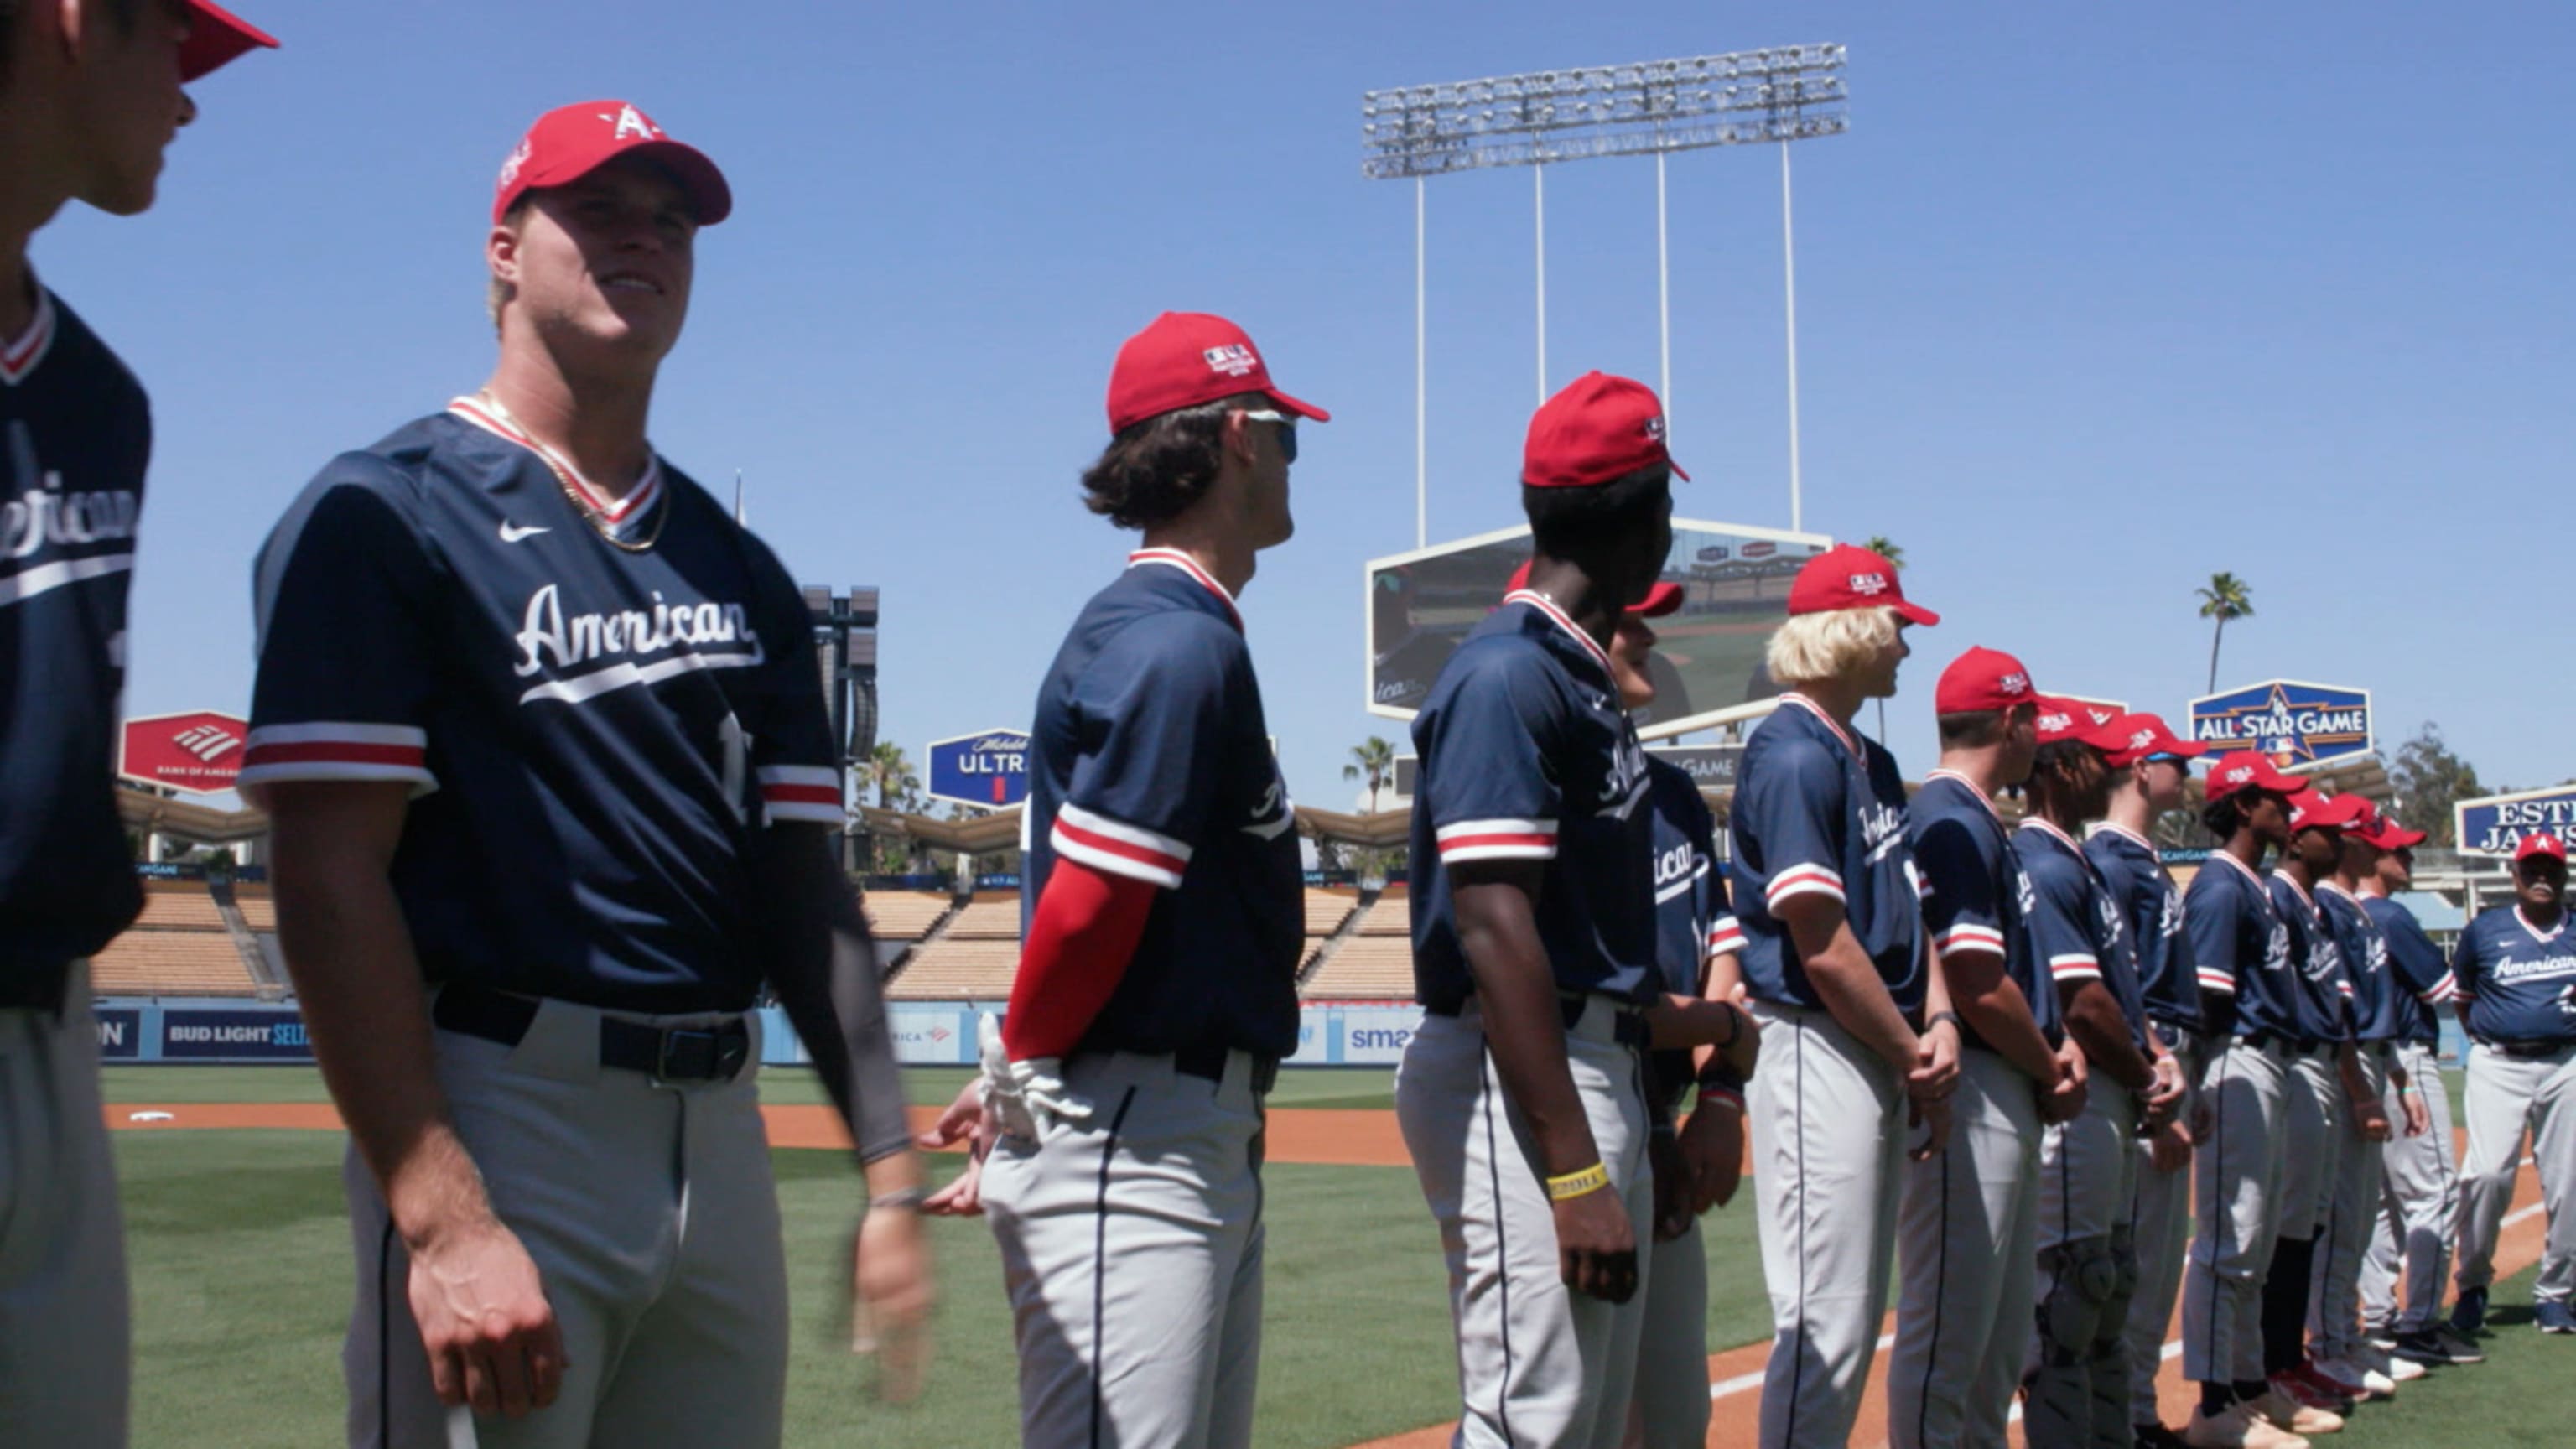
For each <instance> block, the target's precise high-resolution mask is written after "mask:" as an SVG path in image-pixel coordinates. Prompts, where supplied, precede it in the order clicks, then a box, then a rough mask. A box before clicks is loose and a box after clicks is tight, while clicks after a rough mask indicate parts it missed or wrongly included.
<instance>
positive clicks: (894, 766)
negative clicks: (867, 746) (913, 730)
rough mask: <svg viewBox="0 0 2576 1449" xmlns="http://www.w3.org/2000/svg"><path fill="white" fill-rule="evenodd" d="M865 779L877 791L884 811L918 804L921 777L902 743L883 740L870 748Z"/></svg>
mask: <svg viewBox="0 0 2576 1449" xmlns="http://www.w3.org/2000/svg"><path fill="white" fill-rule="evenodd" d="M861 778H862V780H864V781H865V783H866V784H867V785H868V786H869V787H871V788H873V789H874V790H875V791H876V792H877V808H878V809H880V810H909V809H911V808H913V806H914V805H915V804H916V803H917V802H916V799H915V792H917V791H919V790H920V789H921V777H920V776H918V775H916V774H914V773H913V772H912V761H910V760H907V759H905V758H904V757H903V746H901V745H898V744H895V743H892V742H891V741H883V742H880V743H879V744H878V745H877V747H876V748H875V749H873V750H871V751H869V752H868V763H867V765H866V767H865V769H864V770H863V771H862V773H861Z"/></svg>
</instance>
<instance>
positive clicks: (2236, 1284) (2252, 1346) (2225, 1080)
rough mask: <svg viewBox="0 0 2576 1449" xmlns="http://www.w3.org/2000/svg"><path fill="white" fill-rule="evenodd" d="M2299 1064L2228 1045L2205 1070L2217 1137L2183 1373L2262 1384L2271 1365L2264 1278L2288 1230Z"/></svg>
mask: <svg viewBox="0 0 2576 1449" xmlns="http://www.w3.org/2000/svg"><path fill="white" fill-rule="evenodd" d="M2291 1086H2292V1084H2291V1082H2290V1073H2289V1070H2288V1069H2287V1068H2286V1067H2284V1066H2283V1065H2282V1062H2281V1057H2280V1053H2279V1050H2278V1048H2276V1047H2261V1048H2258V1047H2254V1046H2250V1045H2248V1044H2247V1043H2246V1041H2245V1039H2244V1038H2243V1037H2233V1038H2230V1039H2229V1040H2227V1041H2226V1042H2224V1043H2222V1044H2220V1046H2219V1049H2218V1050H2216V1051H2214V1052H2213V1053H2212V1055H2211V1057H2210V1062H2209V1067H2208V1070H2207V1071H2206V1073H2205V1074H2204V1075H2203V1076H2202V1078H2201V1095H2202V1096H2203V1097H2204V1098H2205V1099H2206V1100H2207V1101H2208V1104H2209V1111H2210V1118H2211V1122H2210V1132H2209V1141H2208V1142H2207V1143H2206V1144H2205V1145H2203V1146H2202V1147H2201V1148H2200V1149H2199V1150H2198V1151H2196V1152H2194V1153H2193V1154H2192V1156H2193V1159H2194V1161H2195V1163H2196V1166H2197V1172H2196V1175H2195V1178H2194V1182H2193V1193H2192V1204H2193V1209H2194V1212H2193V1217H2194V1220H2195V1223H2196V1226H2195V1228H2194V1230H2193V1234H2192V1241H2191V1256H2190V1258H2189V1260H2188V1261H2187V1263H2186V1264H2185V1266H2184V1269H2183V1280H2182V1305H2183V1306H2182V1363H2183V1375H2184V1377H2186V1378H2189V1379H2191V1380H2192V1381H2193V1382H2195V1383H2204V1384H2208V1383H2252V1382H2258V1381H2260V1380H2262V1379H2263V1378H2264V1377H2265V1375H2264V1372H2263V1278H2264V1275H2265V1274H2267V1273H2269V1272H2270V1271H2271V1268H2272V1246H2273V1243H2274V1241H2275V1240H2276V1239H2278V1238H2279V1237H2280V1235H2281V1209H2282V1176H2283V1173H2282V1167H2281V1164H2282V1159H2283V1158H2285V1157H2288V1156H2291V1155H2293V1154H2292V1153H2291V1152H2290V1150H2289V1144H2288V1143H2287V1142H2286V1141H2284V1140H2283V1138H2282V1133H2281V1126H2282V1121H2283V1103H2284V1099H2286V1098H2287V1097H2289V1096H2290V1095H2291Z"/></svg>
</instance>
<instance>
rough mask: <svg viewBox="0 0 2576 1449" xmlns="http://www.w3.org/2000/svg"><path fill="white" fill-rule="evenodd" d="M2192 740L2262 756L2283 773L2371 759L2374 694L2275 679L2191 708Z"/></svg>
mask: <svg viewBox="0 0 2576 1449" xmlns="http://www.w3.org/2000/svg"><path fill="white" fill-rule="evenodd" d="M2191 737H2192V738H2193V739H2195V740H2197V741H2199V742H2200V743H2202V744H2205V745H2207V746H2209V747H2210V749H2211V750H2212V751H2220V750H2260V751H2262V752H2263V753H2264V754H2266V755H2268V756H2270V757H2271V759H2272V763H2273V764H2275V765H2277V766H2279V767H2280V768H2282V769H2285V770H2288V769H2297V768H2299V767H2301V766H2304V765H2315V764H2320V763H2323V762H2324V761H2327V760H2336V759H2341V758H2343V757H2344V756H2346V755H2366V754H2368V753H2370V750H2371V745H2372V740H2371V733H2370V691H2369V690H2366V689H2346V688H2344V687H2342V686H2341V685H2334V684H2307V683H2303V682H2302V681H2299V680H2296V679H2271V680H2266V681H2264V682H2263V683H2261V684H2249V685H2246V686H2244V687H2243V688H2241V689H2231V690H2229V691H2227V692H2226V693H2225V694H2213V695H2209V696H2206V697H2204V698H2201V699H2195V700H2193V701H2192V702H2191Z"/></svg>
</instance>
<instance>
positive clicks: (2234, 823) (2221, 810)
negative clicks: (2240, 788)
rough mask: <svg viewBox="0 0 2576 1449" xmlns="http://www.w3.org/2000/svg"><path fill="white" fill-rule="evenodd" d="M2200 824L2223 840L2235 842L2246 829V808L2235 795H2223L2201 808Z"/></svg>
mask: <svg viewBox="0 0 2576 1449" xmlns="http://www.w3.org/2000/svg"><path fill="white" fill-rule="evenodd" d="M2200 823H2201V825H2202V826H2203V827H2204V828H2206V829H2207V830H2208V831H2209V833H2210V834H2212V835H2215V836H2217V837H2218V838H2219V839H2221V840H2233V839H2235V838H2236V832H2237V831H2239V830H2242V829H2244V828H2245V808H2244V807H2243V806H2241V805H2239V804H2237V803H2236V797H2235V796H2233V795H2221V796H2219V797H2218V798H2217V799H2215V800H2212V801H2210V802H2208V803H2207V804H2205V805H2203V806H2201V807H2200Z"/></svg>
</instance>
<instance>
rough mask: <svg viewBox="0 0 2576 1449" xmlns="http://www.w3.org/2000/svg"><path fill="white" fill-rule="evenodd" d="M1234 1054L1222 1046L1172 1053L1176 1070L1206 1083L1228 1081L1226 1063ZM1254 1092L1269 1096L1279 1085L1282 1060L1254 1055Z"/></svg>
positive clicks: (1254, 1053) (1255, 1053) (1256, 1094)
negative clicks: (1226, 1078) (1226, 1079)
mask: <svg viewBox="0 0 2576 1449" xmlns="http://www.w3.org/2000/svg"><path fill="white" fill-rule="evenodd" d="M1229 1055H1231V1053H1230V1052H1229V1051H1228V1050H1227V1049H1226V1048H1224V1047H1221V1046H1206V1045H1200V1046H1186V1047H1183V1048H1181V1049H1180V1050H1179V1051H1176V1052H1174V1053H1172V1070H1173V1071H1176V1072H1178V1073H1180V1074H1181V1075H1182V1076H1185V1077H1197V1078H1200V1079H1201V1080H1204V1081H1210V1082H1222V1081H1224V1080H1225V1061H1226V1058H1227V1057H1228V1056H1229ZM1249 1055H1250V1056H1251V1057H1252V1092H1253V1095H1254V1096H1258V1097H1266V1096H1269V1095H1270V1089H1271V1088H1273V1087H1275V1086H1277V1085H1279V1059H1278V1058H1277V1057H1274V1056H1270V1055H1267V1054H1265V1053H1262V1052H1252V1053H1250V1054H1249Z"/></svg>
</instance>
